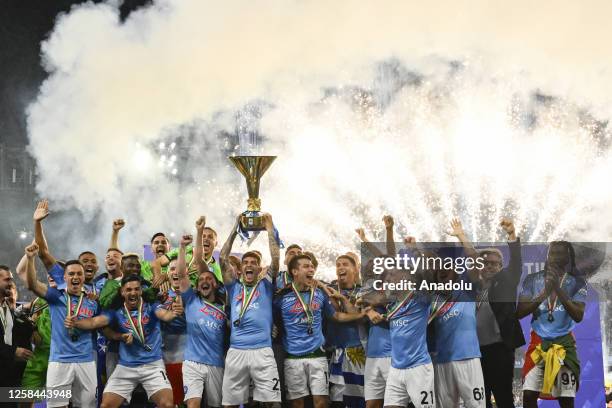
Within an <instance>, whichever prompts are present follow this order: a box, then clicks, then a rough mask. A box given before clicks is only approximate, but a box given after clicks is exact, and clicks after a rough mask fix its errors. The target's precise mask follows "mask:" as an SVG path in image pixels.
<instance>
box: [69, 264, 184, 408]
mask: <svg viewBox="0 0 612 408" xmlns="http://www.w3.org/2000/svg"><path fill="white" fill-rule="evenodd" d="M121 297H122V299H123V305H122V307H120V308H118V309H116V310H105V311H104V312H103V314H101V315H100V316H96V317H93V318H90V319H82V320H77V319H75V318H66V319H65V321H64V325H65V326H66V328H68V329H73V328H76V329H80V330H95V329H98V328H102V327H105V326H109V325H112V324H115V325H116V327H118V328H119V331H120V333H121V334H120V338H121V341H122V342H121V344H120V346H119V364H118V365H117V367H116V368H115V370H114V371H113V374H112V375H111V377H110V378H109V380H108V383H107V384H106V387H105V389H104V394H103V396H102V404H101V407H102V408H113V407H114V408H117V407H119V406H121V404H122V403H123V402H124V401H126V402H128V403H129V401H130V399H131V397H132V392H133V391H134V389H135V388H136V386H138V384H142V386H143V388H144V389H145V391H146V393H147V397H148V398H149V399H150V400H151V401H152V402H153V403H155V405H157V406H158V407H160V408H171V407H173V406H174V404H173V400H172V388H171V386H170V382H169V381H168V378H167V375H166V370H165V368H164V364H163V361H162V350H161V348H162V340H161V330H160V321H164V322H169V321H171V320H173V319H175V318H176V317H177V316H180V315H181V314H182V313H183V306H182V302H181V301H180V298H177V301H175V302H174V303H173V306H172V310H166V309H164V308H163V307H161V305H160V304H159V302H155V303H149V302H146V301H144V299H143V297H142V278H141V277H140V276H138V275H137V274H126V275H125V276H124V277H123V278H122V279H121Z"/></svg>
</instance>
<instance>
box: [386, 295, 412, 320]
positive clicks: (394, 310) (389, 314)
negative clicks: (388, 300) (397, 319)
mask: <svg viewBox="0 0 612 408" xmlns="http://www.w3.org/2000/svg"><path fill="white" fill-rule="evenodd" d="M413 296H414V292H410V293H408V294H407V295H406V297H404V299H403V300H402V301H401V302H397V303H396V304H395V305H394V306H393V307H392V308H391V311H389V312H387V313H385V319H387V320H390V319H391V318H392V317H393V316H395V315H396V314H397V312H399V310H400V309H401V308H402V307H404V306H405V305H407V304H408V302H410V300H412V297H413Z"/></svg>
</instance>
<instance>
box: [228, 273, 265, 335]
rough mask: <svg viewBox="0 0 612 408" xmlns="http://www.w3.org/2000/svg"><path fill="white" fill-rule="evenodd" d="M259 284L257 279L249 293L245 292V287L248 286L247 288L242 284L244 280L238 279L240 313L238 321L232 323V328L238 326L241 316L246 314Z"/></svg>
mask: <svg viewBox="0 0 612 408" xmlns="http://www.w3.org/2000/svg"><path fill="white" fill-rule="evenodd" d="M259 282H261V279H259V280H258V281H257V282H256V283H255V285H253V287H252V289H251V290H250V291H249V290H247V287H250V286H247V285H246V284H245V283H244V280H243V279H240V283H241V284H242V299H241V307H240V313H239V314H238V319H237V320H236V321H235V322H234V326H236V327H238V326H240V321H241V320H242V316H244V314H245V313H246V311H247V309H248V308H249V306H250V305H251V301H252V300H253V296H254V295H255V292H256V291H257V287H258V286H259Z"/></svg>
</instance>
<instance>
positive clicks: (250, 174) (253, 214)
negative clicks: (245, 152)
mask: <svg viewBox="0 0 612 408" xmlns="http://www.w3.org/2000/svg"><path fill="white" fill-rule="evenodd" d="M229 159H230V160H231V161H232V163H233V164H234V166H236V168H237V169H238V171H239V172H240V173H242V175H243V176H244V178H245V179H246V184H247V191H248V193H249V200H248V204H247V210H246V211H245V212H244V213H242V215H241V216H240V225H241V227H242V229H244V230H246V231H263V230H265V229H266V227H265V226H264V221H263V216H262V212H261V199H260V198H259V183H260V180H261V177H262V176H263V175H264V173H265V172H266V170H268V169H269V168H270V166H271V165H272V162H273V161H274V159H276V156H230V157H229Z"/></svg>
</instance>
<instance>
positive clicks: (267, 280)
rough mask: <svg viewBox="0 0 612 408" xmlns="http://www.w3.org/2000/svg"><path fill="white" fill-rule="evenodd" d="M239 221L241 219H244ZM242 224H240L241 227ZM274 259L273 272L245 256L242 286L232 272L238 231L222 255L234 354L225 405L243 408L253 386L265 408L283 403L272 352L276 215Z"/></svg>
mask: <svg viewBox="0 0 612 408" xmlns="http://www.w3.org/2000/svg"><path fill="white" fill-rule="evenodd" d="M238 220H239V218H238ZM238 220H237V222H239V221H238ZM264 223H265V227H266V231H267V233H268V243H269V247H270V255H271V258H272V261H271V264H270V267H269V270H268V271H263V272H262V268H261V259H260V257H259V255H258V254H256V253H254V252H247V253H245V254H244V255H243V256H242V274H241V277H240V280H236V279H235V278H234V277H233V276H232V273H231V268H228V267H226V266H225V265H226V263H227V262H229V261H228V256H229V254H230V253H231V248H232V245H233V242H234V240H235V238H236V235H237V232H236V230H237V225H235V226H234V228H233V229H232V232H231V234H230V236H229V238H228V240H227V242H226V243H225V245H224V246H223V249H222V250H221V265H222V266H223V279H224V283H225V285H226V289H227V296H228V301H229V305H230V308H231V316H230V319H229V320H230V325H231V335H230V349H229V350H228V352H227V357H226V359H225V373H224V375H223V405H225V406H238V405H240V404H245V403H247V402H248V400H249V382H250V381H251V380H252V381H253V383H254V390H253V399H254V400H256V401H259V402H264V403H273V402H280V400H281V391H280V384H279V377H278V370H277V367H276V363H275V361H274V354H273V352H272V348H271V346H272V341H271V332H272V297H273V294H274V286H273V283H272V282H273V280H274V279H275V277H276V274H277V273H278V265H279V258H280V249H279V246H278V243H277V242H276V239H275V237H274V225H273V224H272V217H271V216H270V214H264Z"/></svg>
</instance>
